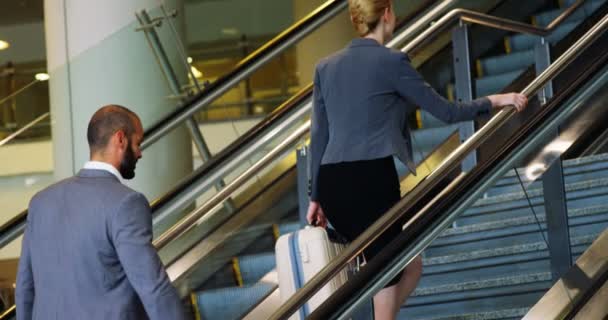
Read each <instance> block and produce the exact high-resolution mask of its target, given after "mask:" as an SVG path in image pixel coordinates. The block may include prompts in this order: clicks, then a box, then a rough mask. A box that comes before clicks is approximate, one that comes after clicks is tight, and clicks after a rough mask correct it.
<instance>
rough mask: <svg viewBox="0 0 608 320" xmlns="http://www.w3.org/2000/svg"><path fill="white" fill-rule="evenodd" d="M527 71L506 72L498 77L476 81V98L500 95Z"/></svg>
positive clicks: (493, 76)
mask: <svg viewBox="0 0 608 320" xmlns="http://www.w3.org/2000/svg"><path fill="white" fill-rule="evenodd" d="M524 71H526V69H519V70H515V71H510V72H505V73H501V74H497V75H492V76H488V77H483V78H479V79H475V80H474V82H475V96H476V97H485V96H488V95H491V94H497V93H500V92H501V91H502V90H503V89H504V88H505V87H506V86H507V85H509V84H510V83H511V82H513V81H515V79H517V77H519V76H520V75H521V74H522V73H524Z"/></svg>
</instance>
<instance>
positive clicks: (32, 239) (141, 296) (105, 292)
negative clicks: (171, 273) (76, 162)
mask: <svg viewBox="0 0 608 320" xmlns="http://www.w3.org/2000/svg"><path fill="white" fill-rule="evenodd" d="M151 241H152V216H151V213H150V207H149V205H148V201H147V200H146V198H145V197H144V196H143V195H142V194H140V193H138V192H136V191H133V190H132V189H130V188H128V187H127V186H125V185H123V184H121V183H120V181H119V180H118V179H117V178H116V177H115V176H114V175H112V174H111V173H110V172H107V171H103V170H90V169H83V170H81V171H80V172H79V173H78V174H77V175H76V176H74V177H72V178H69V179H66V180H63V181H61V182H58V183H56V184H55V185H52V186H50V187H48V188H46V189H45V190H43V191H41V192H39V193H38V194H36V195H35V196H34V197H33V198H32V200H31V202H30V206H29V213H28V218H27V226H26V229H25V235H24V238H23V244H22V253H21V259H20V262H19V270H18V274H17V288H16V300H17V319H19V320H22V319H45V320H48V319H86V320H94V319H99V320H123V319H124V320H127V319H147V318H148V317H149V318H150V319H163V320H164V319H183V318H184V315H183V310H182V305H181V302H180V299H179V297H178V295H177V292H176V290H175V288H174V287H173V286H172V285H171V282H170V281H169V279H168V277H167V273H166V271H165V269H164V267H163V265H162V263H161V261H160V259H159V257H158V255H157V252H156V250H155V249H154V247H153V246H152V244H151ZM146 314H147V316H146Z"/></svg>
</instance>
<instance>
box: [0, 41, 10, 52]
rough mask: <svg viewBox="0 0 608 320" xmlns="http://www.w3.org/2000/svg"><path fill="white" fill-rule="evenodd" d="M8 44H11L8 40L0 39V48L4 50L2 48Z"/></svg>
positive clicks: (8, 45)
mask: <svg viewBox="0 0 608 320" xmlns="http://www.w3.org/2000/svg"><path fill="white" fill-rule="evenodd" d="M10 46H11V45H10V44H9V43H8V42H6V41H3V40H0V50H4V49H6V48H8V47H10Z"/></svg>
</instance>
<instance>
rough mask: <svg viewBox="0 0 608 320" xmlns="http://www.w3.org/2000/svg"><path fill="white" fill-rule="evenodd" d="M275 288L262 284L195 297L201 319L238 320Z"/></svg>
mask: <svg viewBox="0 0 608 320" xmlns="http://www.w3.org/2000/svg"><path fill="white" fill-rule="evenodd" d="M275 288H276V285H272V284H268V283H263V282H261V283H256V284H254V285H250V286H245V287H229V288H220V289H214V290H207V291H203V292H198V293H194V295H195V300H196V304H197V307H198V312H199V315H200V318H201V319H226V320H231V319H235V320H236V319H240V318H241V317H243V316H244V315H245V314H247V312H248V311H250V310H251V308H252V307H253V306H255V305H256V304H257V303H258V302H259V301H261V300H262V299H263V298H264V297H266V296H267V295H268V294H270V293H272V291H273V290H274V289H275ZM228 301H229V303H228V304H227V302H228ZM227 306H229V307H227Z"/></svg>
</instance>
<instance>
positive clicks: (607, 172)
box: [486, 154, 608, 196]
mask: <svg viewBox="0 0 608 320" xmlns="http://www.w3.org/2000/svg"><path fill="white" fill-rule="evenodd" d="M587 158H596V159H598V160H595V159H590V160H591V161H588V162H571V161H572V160H566V161H564V162H563V170H564V179H565V183H566V184H572V183H577V182H581V181H586V180H593V179H598V178H608V155H606V154H602V155H599V156H593V157H587ZM518 172H519V173H520V177H521V179H522V182H523V183H524V185H525V186H526V190H533V189H540V188H542V181H541V179H540V178H538V179H536V181H534V182H532V183H530V182H531V180H530V179H529V178H527V177H526V175H525V174H523V172H524V171H523V169H518ZM520 191H521V185H520V183H519V180H518V179H517V177H516V176H515V172H514V170H509V172H508V173H507V174H506V175H505V176H504V177H502V178H501V179H500V180H499V181H498V182H497V183H496V184H495V185H494V186H493V187H492V188H491V189H490V190H488V191H487V192H486V195H487V196H494V195H500V194H506V193H513V192H520Z"/></svg>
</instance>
